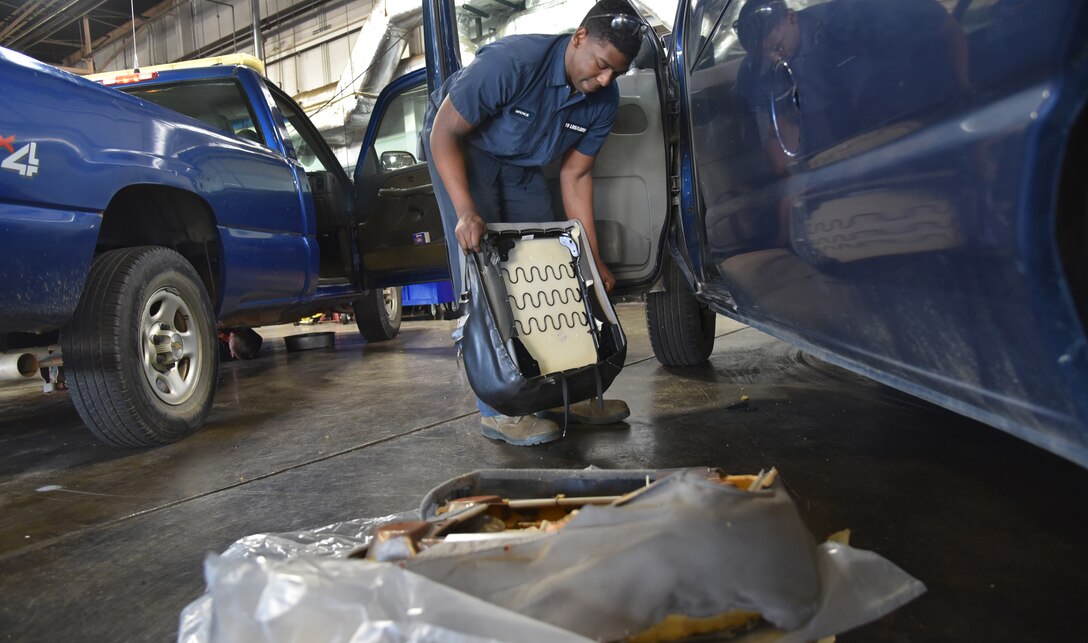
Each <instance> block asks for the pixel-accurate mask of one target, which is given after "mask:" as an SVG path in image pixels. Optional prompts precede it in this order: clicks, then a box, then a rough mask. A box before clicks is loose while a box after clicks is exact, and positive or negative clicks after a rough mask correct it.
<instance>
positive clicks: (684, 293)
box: [646, 259, 717, 366]
mask: <svg viewBox="0 0 1088 643" xmlns="http://www.w3.org/2000/svg"><path fill="white" fill-rule="evenodd" d="M662 280H663V282H664V286H665V292H652V293H649V294H647V295H646V326H647V329H648V330H649V332H650V344H651V345H652V346H653V350H654V356H655V357H657V361H659V362H661V363H662V364H664V365H665V366H697V365H699V364H702V363H703V362H705V361H706V360H707V358H709V357H710V352H711V351H712V350H714V327H715V324H716V322H717V316H716V315H715V314H714V311H712V310H711V309H710V307H709V306H707V305H706V304H703V303H701V302H700V301H699V300H697V299H696V298H695V294H694V293H692V291H691V287H690V286H688V282H687V280H686V279H684V275H683V274H682V273H681V272H680V269H679V268H677V267H676V264H675V263H673V262H672V261H671V260H669V259H666V263H665V266H664V274H663V275H662Z"/></svg>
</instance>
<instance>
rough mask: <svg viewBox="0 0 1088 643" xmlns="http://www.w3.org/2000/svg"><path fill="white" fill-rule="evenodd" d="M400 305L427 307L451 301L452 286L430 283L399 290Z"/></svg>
mask: <svg viewBox="0 0 1088 643" xmlns="http://www.w3.org/2000/svg"><path fill="white" fill-rule="evenodd" d="M400 301H401V304H403V305H405V306H428V305H431V304H443V303H446V302H451V301H453V285H452V284H451V283H450V282H448V281H432V282H429V283H425V284H411V285H408V286H404V287H402V288H401V295H400Z"/></svg>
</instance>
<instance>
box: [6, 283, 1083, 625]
mask: <svg viewBox="0 0 1088 643" xmlns="http://www.w3.org/2000/svg"><path fill="white" fill-rule="evenodd" d="M620 311H621V317H622V320H623V322H624V327H625V329H626V330H627V332H628V334H629V340H630V349H629V352H628V363H627V367H626V369H625V370H624V371H623V373H622V374H621V375H620V377H619V378H618V379H617V380H616V383H615V384H614V385H613V387H612V390H611V392H610V393H611V394H612V395H613V396H616V397H621V398H624V399H626V400H627V401H628V402H629V403H630V404H631V407H632V410H633V415H632V417H631V419H630V420H629V422H628V423H626V424H621V425H618V426H614V427H605V428H575V429H574V430H573V431H572V432H571V434H569V435H568V436H567V438H566V439H564V440H562V441H560V442H557V443H553V444H549V445H544V446H540V447H534V448H517V447H510V446H505V445H502V444H497V443H493V442H490V441H488V440H486V439H485V438H483V437H481V436H480V435H479V433H478V430H477V415H476V411H475V406H474V404H473V399H472V397H471V396H470V394H469V393H468V388H467V384H465V383H464V379H463V376H462V374H461V373H460V372H459V371H458V366H457V365H456V364H455V361H454V359H453V350H452V348H451V346H450V342H449V332H450V330H451V329H452V326H453V323H452V322H442V321H434V322H431V321H425V322H420V321H409V322H406V323H405V324H404V327H403V328H402V330H401V334H400V336H399V337H398V338H397V339H396V340H394V341H392V342H387V343H382V344H372V345H368V344H366V343H364V342H363V341H362V340H361V339H360V337H359V336H358V334H357V333H356V332H355V330H354V327H353V326H337V325H335V324H322V325H320V326H319V327H317V328H311V327H293V326H287V327H279V328H276V329H262V334H264V335H265V336H266V340H265V345H264V348H263V349H262V354H261V357H260V358H259V359H257V360H254V361H251V362H231V363H226V364H224V365H223V366H222V369H221V381H220V386H219V393H218V397H217V399H216V403H215V409H214V412H213V414H212V417H211V421H210V422H209V424H208V426H207V427H206V428H205V429H203V430H202V431H201V432H199V433H198V434H196V435H194V436H192V437H190V438H188V439H186V440H183V441H182V442H180V443H178V444H174V445H169V446H165V447H160V448H157V449H147V450H116V449H110V448H106V447H102V446H99V445H97V444H96V443H95V442H94V440H93V439H92V438H91V436H90V434H89V433H88V432H87V431H86V430H85V429H83V428H82V426H81V424H80V421H79V418H78V417H77V416H76V413H75V411H74V409H73V408H72V406H71V404H70V403H69V401H68V400H67V399H66V396H65V395H63V394H59V395H53V396H44V395H41V394H40V393H39V392H38V391H39V390H40V389H39V384H38V383H37V382H27V383H14V384H12V383H5V384H2V385H0V640H12V641H143V640H147V641H168V640H172V639H173V638H174V637H175V635H176V630H177V617H178V613H179V611H180V610H181V609H182V607H183V606H184V605H185V604H187V603H188V602H189V601H191V600H193V599H194V598H196V597H197V596H198V595H200V593H201V591H202V589H203V576H202V570H201V561H202V558H203V556H204V554H205V552H208V551H221V550H223V549H224V548H225V547H227V546H228V545H229V544H230V543H231V542H233V541H234V540H235V539H237V538H240V537H242V536H245V535H247V534H251V533H258V532H269V531H289V530H295V529H303V528H309V527H316V526H319V525H324V524H327V523H332V522H336V521H340V520H343V519H347V518H353V517H362V516H378V515H384V514H388V513H392V512H395V511H400V510H404V509H411V508H414V507H416V506H418V502H419V500H420V498H421V497H422V495H423V493H424V492H426V491H427V490H428V489H430V488H431V487H432V486H434V485H436V484H438V483H440V482H442V481H444V480H446V479H447V478H450V477H452V476H455V475H457V474H460V473H464V472H466V471H470V470H473V469H477V468H484V467H559V468H581V467H585V466H587V465H590V464H593V465H596V466H599V467H605V468H643V467H648V468H658V467H680V466H696V465H710V466H720V467H723V468H725V469H727V470H729V471H730V472H738V473H748V472H755V471H757V470H758V469H760V468H764V467H769V466H772V465H774V466H777V467H778V468H779V469H780V471H781V472H782V476H783V480H784V482H785V484H786V487H787V488H788V490H789V491H790V493H791V494H792V495H793V498H794V499H795V501H796V502H797V505H798V507H799V509H800V512H801V514H802V517H803V518H804V520H805V522H806V524H807V525H808V527H809V529H810V530H811V531H812V532H813V534H814V535H815V536H816V537H817V538H818V539H821V540H822V539H823V538H824V537H826V536H827V535H828V534H830V533H832V532H834V531H836V530H839V529H842V528H845V527H849V528H851V529H852V530H853V541H852V542H853V544H854V545H855V546H857V547H861V548H866V549H873V550H875V551H877V552H879V553H881V554H883V555H884V556H886V557H888V558H889V559H891V560H892V561H894V562H895V563H897V564H898V565H900V566H901V567H903V568H904V569H905V570H907V571H908V572H910V573H911V574H913V575H914V576H916V577H917V578H919V579H921V580H922V581H924V582H925V583H926V585H927V586H928V587H929V592H928V593H927V594H925V595H924V596H923V597H922V598H920V599H918V600H916V601H915V602H913V603H911V604H909V605H907V606H906V607H904V608H902V609H900V610H899V611H897V612H895V613H893V614H892V615H890V616H888V617H886V618H884V619H882V620H880V621H879V622H877V623H874V624H871V625H869V626H866V627H864V628H861V629H859V630H856V631H854V632H851V633H848V634H846V635H844V636H842V637H841V638H840V640H842V641H1035V640H1047V641H1054V640H1081V639H1082V636H1083V630H1084V625H1083V624H1082V623H1081V622H1080V621H1079V617H1080V616H1081V615H1082V612H1083V608H1084V606H1085V605H1088V584H1086V583H1085V582H1084V570H1085V569H1088V547H1086V542H1088V541H1086V539H1085V537H1084V532H1083V526H1084V525H1086V524H1088V515H1086V514H1088V504H1086V503H1085V501H1084V498H1085V497H1088V471H1086V470H1083V469H1080V468H1078V467H1076V466H1074V465H1072V464H1069V463H1068V462H1066V461H1064V460H1061V459H1059V458H1057V457H1055V456H1052V455H1049V454H1047V453H1045V452H1043V451H1041V450H1039V449H1036V448H1035V447H1032V446H1030V445H1028V444H1026V443H1024V442H1021V441H1019V440H1016V439H1014V438H1012V437H1009V436H1007V435H1005V434H1004V433H1001V432H1000V431H997V430H996V429H991V428H989V427H986V426H983V425H980V424H978V423H975V422H972V421H970V420H966V419H963V418H961V417H958V416H956V415H953V414H951V413H948V412H946V411H943V410H941V409H938V408H936V407H933V406H931V405H929V404H926V403H924V402H921V401H919V400H916V399H914V398H911V397H909V396H907V395H904V394H901V393H898V392H896V391H894V390H892V389H889V388H887V387H884V386H881V385H879V384H876V383H873V382H871V381H869V380H866V379H864V378H861V377H857V376H854V375H852V374H850V373H848V372H846V371H843V370H841V369H838V368H836V367H833V366H829V365H827V364H824V363H821V362H819V361H818V360H816V359H813V358H811V357H808V356H806V355H803V354H801V353H799V352H798V351H797V350H796V349H793V348H790V347H789V346H787V345H785V344H783V343H781V342H778V341H777V340H774V339H771V338H770V337H768V336H766V335H763V334H761V333H759V332H757V331H755V330H753V329H749V328H746V327H743V326H740V325H738V324H736V323H734V322H731V321H729V320H726V319H724V318H720V322H719V331H718V332H719V335H720V336H719V338H718V341H717V344H716V350H715V352H714V355H713V356H712V359H711V362H710V364H709V365H708V366H706V367H702V368H697V369H690V370H687V371H679V370H677V371H669V370H667V369H665V368H663V367H661V366H660V365H659V364H658V362H657V361H656V360H655V359H654V358H653V357H652V353H651V351H650V346H649V341H648V339H647V337H646V331H645V322H644V321H643V312H642V306H641V305H640V304H624V305H621V306H620ZM311 330H335V331H337V332H338V335H337V338H336V346H335V349H331V350H321V351H310V352H304V353H288V352H287V351H286V350H285V349H284V346H283V342H282V340H280V339H279V338H278V337H279V336H280V335H282V334H283V333H285V332H286V333H294V332H308V331H311ZM742 394H746V395H749V396H750V397H751V402H752V405H753V406H754V407H756V409H755V410H751V411H729V410H726V409H725V407H726V406H728V405H729V404H732V403H734V402H736V401H737V400H738V399H739V398H740V396H741V395H742Z"/></svg>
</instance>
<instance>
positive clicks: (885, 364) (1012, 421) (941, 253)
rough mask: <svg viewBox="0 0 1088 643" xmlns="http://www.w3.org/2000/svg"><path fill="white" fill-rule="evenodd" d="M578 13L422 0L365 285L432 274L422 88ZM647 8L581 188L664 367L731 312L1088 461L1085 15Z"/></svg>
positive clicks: (368, 167) (369, 165)
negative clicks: (417, 66)
mask: <svg viewBox="0 0 1088 643" xmlns="http://www.w3.org/2000/svg"><path fill="white" fill-rule="evenodd" d="M589 6H591V2H590V1H589V0H580V1H578V2H573V1H571V2H567V3H566V4H565V5H564V3H561V2H553V3H537V4H535V5H534V4H533V3H521V2H506V1H503V0H456V1H454V0H425V2H424V8H423V21H424V25H425V39H426V43H425V44H426V53H427V69H426V70H420V71H417V72H414V73H412V74H409V75H406V76H404V77H402V78H400V79H398V80H397V81H395V82H394V83H393V84H392V85H391V86H390V87H388V88H387V89H386V90H385V91H384V93H383V94H382V95H381V96H380V97H379V99H378V103H377V105H376V107H375V111H374V115H373V117H372V120H371V123H370V128H369V131H368V133H367V136H366V139H365V140H364V143H363V152H362V156H361V157H360V162H359V164H358V165H357V167H356V168H355V190H356V207H357V208H360V209H359V211H360V212H364V213H365V212H369V213H370V215H369V220H368V221H366V222H364V223H363V224H362V226H361V227H360V231H359V232H360V239H365V238H367V237H368V236H369V238H371V239H376V240H379V241H376V247H374V248H372V249H371V252H372V253H373V254H372V256H371V257H370V259H371V260H370V261H368V260H367V257H366V256H364V263H365V264H366V265H368V270H371V271H376V272H375V273H374V276H375V278H376V279H378V280H379V281H384V282H385V284H386V285H399V284H403V283H409V282H410V281H412V280H413V279H415V280H417V281H418V279H419V276H420V275H423V274H427V275H431V276H434V275H439V274H442V273H443V272H444V271H445V270H446V266H445V255H444V254H443V253H441V252H439V248H438V247H436V246H439V244H441V243H442V238H441V235H442V232H441V225H440V224H439V223H438V219H437V210H436V209H435V207H434V203H433V197H430V196H429V195H428V194H427V193H428V189H427V187H426V186H427V184H429V179H428V177H427V171H426V166H425V164H422V163H417V162H415V158H416V157H415V156H414V153H415V150H416V147H415V137H416V133H417V131H418V126H419V124H420V123H421V122H422V114H423V110H424V108H425V101H426V94H427V91H428V88H429V87H434V86H436V84H438V83H440V82H441V81H442V80H443V79H444V78H446V77H447V76H448V75H449V74H450V73H452V72H453V71H454V70H456V69H458V68H459V66H460V65H462V64H465V63H466V62H467V60H468V59H469V57H471V56H472V54H473V52H474V51H475V50H476V48H478V47H479V46H481V45H482V44H486V43H487V42H489V41H491V40H493V39H494V38H495V37H498V36H502V35H506V34H512V33H532V32H543V33H558V32H562V31H564V30H572V29H573V27H574V26H575V25H576V24H577V22H578V21H579V19H580V17H581V16H582V15H583V14H584V12H585V11H586V10H587V9H588V8H589ZM636 6H639V7H645V6H647V5H646V4H644V3H636ZM647 17H648V21H649V23H650V24H651V25H652V26H653V27H654V29H653V30H650V31H647V33H646V41H645V44H644V47H643V51H642V52H641V53H640V54H639V56H638V57H637V59H636V60H635V61H634V64H633V65H632V68H631V70H630V72H629V73H628V74H626V75H624V76H622V77H620V78H618V79H617V80H616V83H617V84H618V85H619V88H620V93H621V96H622V98H621V105H620V111H619V115H618V118H617V121H616V125H615V128H614V130H613V132H612V134H611V137H610V138H609V140H608V142H607V144H606V145H605V147H604V149H603V150H602V151H601V154H600V156H599V157H598V161H597V164H596V167H595V173H594V175H595V178H594V193H595V199H596V217H597V222H598V223H597V225H598V231H599V237H600V244H601V253H602V255H603V258H604V260H605V261H606V262H607V263H608V264H609V266H610V267H611V269H612V270H613V272H614V273H615V275H616V277H617V282H618V291H619V292H621V293H631V292H648V293H649V294H648V296H647V318H648V321H649V326H650V335H651V338H652V340H653V346H654V351H655V353H656V355H657V357H658V359H659V360H661V362H663V363H665V364H669V365H693V364H697V363H700V362H702V361H704V360H706V359H707V357H708V355H709V353H710V351H711V349H712V346H713V341H714V319H715V313H722V314H724V315H727V316H729V317H732V318H734V319H737V320H739V321H742V322H744V323H747V324H750V325H752V326H754V327H756V328H759V329H761V330H763V331H766V332H767V333H770V334H771V335H774V336H776V337H778V338H781V339H783V340H785V341H787V342H789V343H791V344H793V345H796V346H798V347H799V348H801V349H803V350H805V351H808V352H810V353H812V354H814V355H816V356H818V357H820V358H822V359H825V360H827V361H830V362H833V363H836V364H839V365H841V366H844V367H846V368H849V369H851V370H853V371H856V372H858V373H861V374H864V375H867V376H869V377H872V378H874V379H876V380H879V381H881V382H883V383H886V384H888V385H890V386H893V387H896V388H899V389H902V390H904V391H907V392H909V393H912V394H914V395H917V396H919V397H921V398H924V399H926V400H929V401H931V402H935V403H937V404H940V405H942V406H944V407H947V408H949V409H952V410H954V411H957V412H959V413H962V414H965V415H968V416H970V417H972V418H975V419H978V420H980V421H983V422H986V423H988V424H990V425H993V426H995V427H997V428H1000V429H1003V430H1005V431H1008V432H1009V433H1012V434H1014V435H1017V436H1019V437H1021V438H1023V439H1025V440H1027V441H1029V442H1032V443H1034V444H1036V445H1039V446H1041V447H1043V448H1045V449H1048V450H1050V451H1053V452H1055V453H1057V454H1059V455H1062V456H1064V457H1066V458H1069V459H1070V460H1073V461H1075V462H1077V463H1079V464H1081V465H1084V466H1088V342H1086V334H1085V326H1086V321H1088V191H1086V185H1088V176H1086V171H1085V168H1086V167H1088V164H1086V161H1088V158H1086V157H1088V144H1086V143H1088V141H1086V138H1085V131H1086V128H1088V123H1086V122H1085V101H1086V98H1088V67H1086V65H1088V38H1086V34H1088V6H1086V5H1085V3H1084V2H1083V1H1082V0H682V1H681V2H680V6H679V7H678V9H677V12H676V16H675V19H674V21H673V23H672V24H671V25H667V24H663V23H662V20H661V19H660V18H659V17H655V16H652V15H648V16H647ZM546 175H548V173H547V170H546ZM550 176H551V177H552V178H553V179H554V178H555V174H554V173H552V174H551V175H550ZM362 216H368V215H366V214H364V215H362ZM367 228H369V234H367ZM422 238H425V240H426V242H427V243H420V239H422Z"/></svg>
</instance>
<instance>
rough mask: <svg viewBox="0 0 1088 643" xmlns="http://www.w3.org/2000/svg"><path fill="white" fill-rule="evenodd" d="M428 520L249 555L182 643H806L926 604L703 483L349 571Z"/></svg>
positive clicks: (870, 561)
mask: <svg viewBox="0 0 1088 643" xmlns="http://www.w3.org/2000/svg"><path fill="white" fill-rule="evenodd" d="M700 472H704V473H700ZM552 473H553V474H556V475H561V472H552ZM567 473H570V474H576V473H577V472H567ZM612 473H615V474H616V475H617V476H622V475H623V474H624V472H622V471H616V472H612ZM439 488H441V487H439ZM419 515H420V514H419V513H418V512H406V513H403V514H397V515H395V516H387V517H384V518H375V519H362V520H353V521H348V522H343V523H337V524H335V525H330V526H327V527H322V528H320V529H315V530H311V531H303V532H296V533H289V534H272V535H256V536H249V537H247V538H243V539H242V540H239V541H238V542H236V543H235V544H234V545H232V546H231V547H230V548H228V550H227V551H226V552H224V554H223V555H222V556H214V555H212V556H209V558H208V560H207V562H206V564H205V575H206V578H207V581H208V591H207V593H206V594H205V596H203V597H202V598H201V599H199V600H197V601H195V602H194V603H192V604H191V605H189V606H188V607H187V608H186V609H185V611H184V612H183V613H182V618H181V627H180V630H179V634H178V641H179V642H181V643H212V642H221V641H239V640H246V641H269V642H273V641H275V642H280V641H283V642H287V641H292V642H293V641H343V642H349V641H350V642H357V641H435V642H447V641H449V642H454V641H483V640H496V641H518V642H522V641H529V642H531V641H538V640H539V641H566V640H572V641H574V640H586V639H585V638H582V637H588V638H589V639H597V640H619V639H623V638H624V637H626V636H630V635H634V634H637V633H639V632H642V631H644V630H646V629H647V628H648V627H650V626H652V625H654V624H656V623H657V622H659V621H660V620H661V619H663V618H664V617H665V616H666V615H668V614H684V615H686V616H691V617H696V618H700V617H709V616H716V615H719V614H722V613H725V612H731V611H736V610H744V611H753V612H758V613H760V614H762V615H763V617H764V619H765V620H766V621H767V622H768V623H770V625H768V626H765V627H763V628H761V629H759V630H756V631H754V632H752V633H750V634H748V635H745V636H744V637H743V639H742V640H745V641H759V642H760V643H762V642H764V641H781V642H784V643H794V642H798V643H799V642H801V641H808V640H816V639H819V638H823V637H826V636H831V635H833V634H837V633H841V632H844V631H846V630H849V629H851V628H854V627H857V626H859V625H862V624H864V623H866V622H869V621H872V620H875V619H877V618H879V617H881V616H883V615H884V614H887V613H888V612H890V611H892V610H894V609H896V608H897V607H899V606H900V605H903V604H904V603H906V602H908V601H910V600H912V599H913V598H915V597H917V596H918V595H920V594H921V593H922V592H924V591H925V588H924V586H923V585H922V584H921V583H920V582H919V581H917V580H915V579H913V578H911V577H910V576H909V575H908V574H906V573H905V572H904V571H903V570H901V569H899V568H898V567H896V566H895V565H894V564H892V563H891V562H889V561H888V560H886V559H884V558H882V557H881V556H879V555H877V554H875V553H872V552H868V551H864V550H859V549H854V548H852V547H849V546H847V545H841V544H837V543H830V542H829V543H824V544H823V545H820V546H816V545H815V543H814V541H813V539H812V536H811V535H810V534H809V532H808V531H807V529H805V527H804V525H803V524H802V523H801V520H800V517H799V516H798V514H797V512H796V508H795V507H794V505H793V502H792V500H791V499H790V498H789V496H788V494H787V493H786V491H785V489H784V488H783V487H782V485H781V482H775V483H774V484H773V485H772V486H771V487H770V488H768V489H764V490H761V491H754V492H750V491H741V490H739V489H736V488H734V487H731V486H728V485H722V484H719V483H716V482H713V481H711V480H708V479H706V477H705V470H695V469H693V470H687V471H680V472H677V473H673V474H672V475H668V476H666V477H662V478H660V479H658V480H657V482H654V483H653V484H652V485H650V486H647V487H645V488H644V489H643V491H642V492H641V493H638V494H637V495H632V496H631V497H630V498H628V499H627V500H626V501H625V502H624V503H623V504H621V505H619V506H589V507H584V508H582V509H581V510H580V511H579V512H578V514H577V515H575V516H574V517H573V518H572V519H571V520H570V521H569V522H568V523H567V524H566V525H565V526H564V527H563V528H562V529H560V530H559V531H554V532H536V533H533V532H529V533H527V534H525V535H524V536H521V537H518V538H515V539H503V540H500V541H493V540H491V541H489V540H480V541H472V540H468V541H463V540H459V541H458V542H452V539H451V541H446V542H440V543H438V544H434V545H432V546H430V547H428V548H426V549H424V550H423V551H422V552H421V553H420V554H418V555H416V556H413V557H411V558H408V559H406V560H404V561H402V562H401V563H400V565H399V566H398V565H395V564H387V563H376V562H372V561H367V560H360V559H354V558H352V559H347V556H348V555H349V554H350V553H351V552H354V551H357V550H359V549H361V548H362V547H364V546H366V545H367V544H368V541H369V537H370V534H371V533H372V532H373V530H374V529H375V528H377V527H378V526H380V525H383V524H386V523H391V522H399V521H403V520H410V519H418V517H419ZM468 537H469V538H470V539H471V536H468ZM401 567H404V568H405V569H402V568H401Z"/></svg>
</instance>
